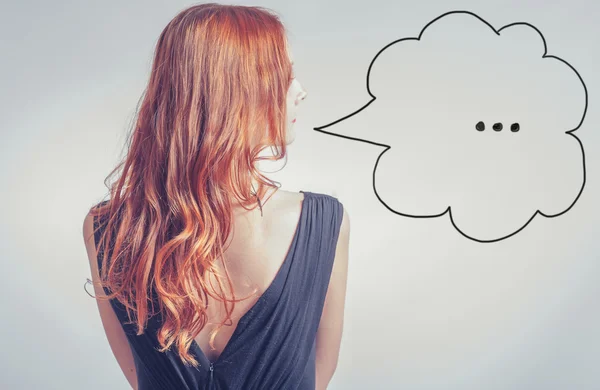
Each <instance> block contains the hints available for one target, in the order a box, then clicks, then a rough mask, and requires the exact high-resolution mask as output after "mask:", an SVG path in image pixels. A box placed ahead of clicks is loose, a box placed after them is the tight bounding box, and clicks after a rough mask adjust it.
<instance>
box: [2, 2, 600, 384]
mask: <svg viewBox="0 0 600 390" xmlns="http://www.w3.org/2000/svg"><path fill="white" fill-rule="evenodd" d="M191 4H192V3H190V2H185V1H158V0H153V1H150V0H145V1H139V0H136V1H134V0H131V1H120V2H117V1H104V2H90V1H78V2H75V1H60V0H58V1H54V2H42V1H35V2H10V3H9V4H8V3H7V4H5V5H4V7H3V10H2V16H1V17H0V19H1V20H2V22H1V23H0V36H1V37H2V39H1V40H0V52H1V53H2V61H1V62H0V69H1V70H2V72H1V73H0V74H1V75H2V76H1V77H2V88H0V110H1V113H2V115H0V131H1V132H2V138H1V143H0V145H1V152H2V153H0V167H1V168H0V179H1V182H2V185H3V190H2V191H1V193H0V197H1V201H0V210H1V213H0V215H2V218H0V251H1V253H2V255H1V257H2V260H3V261H2V266H3V269H2V272H0V289H1V290H0V293H1V296H2V297H3V299H2V301H3V307H2V310H1V312H2V316H1V317H2V321H1V322H0V330H1V331H2V341H1V344H0V345H2V353H1V367H2V368H0V387H1V388H3V389H61V390H65V389H88V390H95V389H98V390H100V389H107V388H110V389H126V388H128V384H127V381H126V379H125V377H124V375H123V374H122V372H121V371H120V368H119V366H118V364H117V362H116V360H115V359H114V357H113V355H112V352H111V350H110V347H109V344H108V342H107V340H106V337H105V334H104V331H103V328H102V324H101V321H100V317H99V315H98V310H97V306H96V302H95V301H94V300H93V299H92V298H91V297H89V296H88V295H87V294H86V293H85V291H84V289H83V286H84V283H85V281H86V278H88V277H89V276H90V271H89V264H88V260H87V255H86V251H85V246H84V243H83V238H82V230H81V228H82V223H83V219H84V217H85V214H86V212H87V210H88V208H89V207H90V206H91V205H93V204H95V203H96V202H98V201H100V200H101V199H103V197H104V195H105V194H106V191H107V189H106V187H105V186H104V183H103V181H104V179H105V177H106V176H107V175H108V173H109V172H110V170H111V169H112V168H113V167H114V166H115V164H116V163H117V162H118V158H119V157H120V156H121V153H122V151H123V147H124V146H123V145H124V141H125V137H124V136H125V133H126V131H128V129H129V126H130V125H131V119H132V116H133V113H134V109H135V107H136V104H137V102H138V99H139V98H140V96H141V94H142V92H143V89H144V87H145V85H146V82H147V77H148V72H149V69H150V64H151V59H152V52H153V49H154V46H155V43H156V41H157V39H158V36H159V34H160V32H161V31H162V29H163V28H164V27H165V26H166V24H167V23H168V22H169V21H170V20H171V19H172V18H173V17H174V16H175V15H176V14H177V13H178V12H179V11H181V10H182V9H184V8H186V7H188V6H189V5H191ZM230 4H231V3H230ZM237 4H244V5H261V6H265V7H268V8H271V9H273V10H275V11H276V12H278V13H279V14H280V15H281V17H282V20H283V22H284V23H285V24H286V26H287V28H288V29H289V31H290V35H289V39H290V42H291V44H292V46H291V47H292V50H293V53H294V59H295V70H296V75H297V77H298V78H299V80H300V81H301V82H302V84H303V86H304V88H305V89H306V90H307V92H308V97H307V99H306V100H305V101H304V102H303V104H302V105H301V106H300V109H299V116H298V120H297V123H296V140H295V142H294V143H293V144H292V145H291V147H290V148H289V159H288V163H287V165H286V166H285V168H284V169H283V170H281V171H279V172H276V173H273V174H270V175H269V176H270V177H271V178H273V179H275V180H278V181H280V182H281V183H282V184H283V189H286V190H291V191H297V190H301V189H302V190H308V191H313V192H324V193H329V194H333V195H335V196H336V197H338V199H340V201H341V202H342V203H343V204H344V206H345V207H346V208H347V209H348V212H349V214H350V216H351V220H352V229H351V230H352V232H351V239H350V265H349V279H348V291H347V300H346V315H345V327H344V335H343V340H342V347H341V352H340V361H339V366H338V368H337V371H336V373H335V376H334V377H333V380H332V382H331V384H330V387H329V388H330V389H366V388H369V389H400V388H402V389H411V390H425V389H427V390H434V389H435V390H438V389H439V390H442V389H444V390H448V389H452V390H455V389H456V390H471V389H473V390H475V389H488V390H496V389H498V390H500V389H502V390H504V389H510V390H512V389H528V390H531V389H540V390H542V389H543V390H563V389H565V390H566V389H569V390H570V389H577V390H583V389H598V388H600V376H599V375H598V365H599V364H600V307H599V305H598V299H599V298H598V297H599V296H600V261H599V260H600V259H599V257H600V256H599V250H600V240H598V231H599V230H598V227H599V226H600V225H599V216H600V207H599V206H598V199H600V187H599V185H598V177H599V174H598V168H599V167H600V164H599V163H598V162H599V157H598V156H599V155H600V135H599V132H598V125H599V117H598V114H599V113H600V109H599V108H598V105H597V104H596V94H597V91H600V76H599V75H598V66H597V64H598V55H599V53H600V39H599V37H600V25H599V24H598V23H597V21H598V18H599V17H600V6H599V3H598V2H596V1H592V0H590V1H582V0H570V1H566V0H560V1H541V0H537V1H534V0H528V1H496V0H494V1H492V0H490V1H486V2H480V1H453V2H449V1H442V0H426V1H419V2H416V1H415V2H409V1H389V0H388V1H379V0H373V1H368V2H358V1H326V2H318V1H315V0H307V1H288V0H280V1H257V2H255V3H247V2H238V3H237ZM452 10H468V11H472V12H474V13H476V14H477V15H479V16H481V17H482V18H484V19H485V20H486V21H488V22H489V23H491V24H492V25H493V26H495V27H500V26H503V25H505V24H508V23H512V22H521V21H523V22H528V23H531V24H532V25H534V26H536V27H537V28H538V29H540V30H541V31H542V32H543V34H544V37H545V39H546V42H547V45H548V53H549V54H554V55H557V56H559V57H561V58H563V59H566V60H567V61H568V62H569V63H570V64H571V65H573V67H574V68H575V69H576V70H577V71H578V72H579V73H580V74H581V76H582V77H583V79H584V81H585V84H586V86H587V88H588V92H589V108H588V112H587V116H586V119H585V121H584V122H583V125H582V127H581V128H580V129H579V130H578V131H577V132H576V134H577V136H578V137H579V139H580V140H581V141H582V142H583V145H584V146H585V155H586V168H587V183H586V187H585V189H584V191H583V193H582V195H581V198H580V199H579V200H578V202H577V203H576V204H575V206H574V207H573V208H572V209H571V210H570V211H569V212H567V213H566V214H564V215H562V216H560V217H557V218H552V219H547V218H544V217H540V216H538V217H536V218H535V219H534V220H533V221H532V222H531V223H530V224H529V225H528V226H527V228H526V229H524V230H523V231H522V232H520V233H519V234H517V235H515V236H513V237H511V238H509V239H506V240H503V241H500V242H497V243H492V244H481V243H477V242H474V241H472V240H468V239H466V238H465V237H463V236H461V235H460V234H459V233H458V232H457V231H456V230H455V229H454V228H453V227H452V225H451V223H450V221H449V219H448V216H444V217H440V218H434V219H413V218H405V217H401V216H398V215H395V214H393V213H391V212H390V211H389V210H388V209H386V208H385V207H383V205H382V204H381V202H379V201H378V199H377V197H376V196H375V194H374V192H373V186H372V174H373V166H374V163H375V160H376V159H377V157H378V156H379V154H380V153H381V151H382V149H381V148H380V147H377V146H374V145H369V144H366V143H361V142H354V141H351V140H348V139H343V138H339V137H332V136H329V135H326V134H323V133H319V132H317V131H314V130H313V128H314V127H317V126H322V125H325V124H328V123H331V122H332V121H334V120H336V119H339V118H341V117H343V116H345V115H348V114H349V113H351V112H354V111H355V110H356V109H357V108H358V107H361V106H362V105H364V104H365V103H366V102H367V101H368V100H369V98H370V97H369V96H368V93H367V90H366V85H365V76H366V72H367V68H368V66H369V64H370V63H371V60H372V59H373V57H374V55H375V54H376V53H377V52H378V51H379V50H380V49H382V48H383V47H384V46H385V45H386V44H388V43H390V42H392V41H393V40H396V39H399V38H403V37H412V36H416V35H417V34H418V33H419V32H420V31H421V29H422V28H423V27H424V26H425V24H426V23H428V22H429V21H431V20H432V19H434V18H435V17H437V16H439V15H441V14H442V13H444V12H447V11H452ZM390 76H393V75H390ZM431 163H432V164H435V163H439V162H436V161H431ZM524 163H526V161H524ZM278 167H280V166H278ZM278 167H276V168H278ZM465 191H469V188H465ZM548 196H552V194H548Z"/></svg>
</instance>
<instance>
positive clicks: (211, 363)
mask: <svg viewBox="0 0 600 390" xmlns="http://www.w3.org/2000/svg"><path fill="white" fill-rule="evenodd" d="M299 192H300V193H303V194H304V196H303V197H302V203H301V206H300V218H299V219H298V223H297V224H296V230H295V231H294V236H293V238H292V243H291V244H290V247H289V249H288V252H287V253H286V255H285V257H284V260H283V262H282V263H281V265H280V267H279V269H278V270H277V273H276V274H275V277H274V278H273V281H272V282H271V284H269V286H268V287H267V288H266V289H265V291H264V292H263V293H262V294H261V296H260V297H258V299H257V300H256V302H255V303H254V305H252V307H250V309H249V310H248V311H246V313H244V315H243V316H241V317H240V319H239V321H238V323H237V325H236V326H235V329H234V330H233V333H232V335H231V337H230V338H229V341H227V344H225V347H224V348H223V351H221V353H220V354H219V356H218V357H217V359H216V360H215V361H211V360H210V359H209V358H208V357H207V356H206V354H205V353H204V351H203V350H202V348H200V345H199V344H198V342H196V339H195V338H192V343H191V347H190V351H191V350H194V351H195V352H196V356H197V357H199V358H201V359H203V360H205V363H208V364H209V366H210V367H211V369H212V367H214V366H216V365H217V364H220V363H221V362H222V361H223V359H224V358H225V357H227V353H228V352H229V350H230V349H231V344H232V343H233V342H235V340H236V339H237V338H238V337H239V333H240V332H241V331H242V330H243V329H244V327H245V326H246V321H248V319H249V317H250V316H251V315H252V314H253V312H254V311H255V309H256V307H257V306H258V305H259V304H260V303H262V301H264V300H265V299H266V298H265V297H266V296H267V295H268V294H270V293H271V292H272V290H273V288H274V285H275V284H276V283H277V281H278V280H279V279H280V278H281V277H282V276H283V269H284V268H285V267H286V266H287V263H289V262H290V260H291V258H292V254H293V252H294V248H295V247H296V243H297V242H298V239H299V237H300V230H301V227H302V225H303V224H304V219H305V215H304V214H305V213H306V208H307V207H306V200H307V199H309V198H310V197H309V195H310V194H311V193H310V192H309V191H302V190H301V191H299ZM242 325H243V326H242Z"/></svg>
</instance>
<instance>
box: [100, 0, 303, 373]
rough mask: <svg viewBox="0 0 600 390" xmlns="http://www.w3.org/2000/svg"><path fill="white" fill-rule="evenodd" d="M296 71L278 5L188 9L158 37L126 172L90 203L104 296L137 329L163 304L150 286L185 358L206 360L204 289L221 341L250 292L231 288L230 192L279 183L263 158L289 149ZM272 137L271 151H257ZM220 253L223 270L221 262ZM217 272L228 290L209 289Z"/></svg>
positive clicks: (163, 332) (164, 338)
mask: <svg viewBox="0 0 600 390" xmlns="http://www.w3.org/2000/svg"><path fill="white" fill-rule="evenodd" d="M291 82H292V64H291V62H290V58H289V56H288V52H287V38H286V29H285V27H284V26H283V24H282V23H281V21H280V18H279V17H278V16H277V14H275V13H274V12H273V11H271V10H269V9H266V8H263V7H247V6H237V5H236V6H234V5H222V4H215V3H208V4H201V5H194V6H192V7H189V8H187V9H185V10H183V11H182V12H180V13H179V14H178V15H177V16H176V17H175V18H174V19H173V20H172V21H171V22H169V24H168V25H167V26H166V28H165V29H164V30H163V32H162V33H161V35H160V37H159V39H158V42H157V45H156V50H155V53H154V59H153V64H152V68H151V74H150V77H149V82H148V86H147V88H146V89H145V91H144V93H143V96H142V98H141V99H140V101H141V104H139V103H138V107H137V109H136V115H135V117H134V118H135V120H134V125H133V126H132V128H131V132H130V134H129V136H128V140H127V145H126V146H128V152H127V154H126V156H125V157H124V158H123V160H122V161H121V162H120V163H119V164H118V166H117V167H116V168H115V169H114V170H113V171H112V172H111V173H110V174H109V175H108V177H107V178H106V180H105V185H107V184H106V183H107V180H108V179H109V178H110V177H112V176H113V175H114V174H116V173H117V172H120V175H119V178H118V180H116V181H115V183H113V184H112V185H110V186H108V185H107V188H109V190H110V197H111V199H110V200H109V201H104V202H101V203H100V204H97V205H96V206H94V207H92V208H91V209H90V214H91V215H93V216H98V217H99V218H100V219H103V220H106V221H107V223H105V224H104V225H103V226H101V228H102V229H104V232H103V234H102V238H101V241H100V242H99V245H98V247H97V248H96V255H98V253H99V252H100V251H102V252H103V253H104V254H110V255H109V256H106V255H105V256H104V258H103V261H102V264H103V265H102V272H101V275H100V283H101V284H102V287H103V288H107V289H109V290H110V291H111V293H110V294H108V295H107V296H106V298H105V299H107V300H108V299H113V298H116V299H118V300H119V301H120V302H121V303H122V304H123V305H124V306H125V307H126V308H127V314H128V316H129V320H130V321H131V322H130V323H135V324H136V325H137V334H138V335H141V334H143V333H144V328H145V327H146V324H147V320H148V319H149V317H150V316H152V315H154V314H155V313H154V312H153V313H150V312H149V303H150V304H152V300H151V298H152V297H151V293H152V289H154V290H155V292H156V295H157V297H158V304H159V305H158V306H159V310H160V313H161V314H162V318H163V320H164V321H163V323H162V327H161V329H160V330H159V331H158V333H157V340H158V342H159V343H160V347H161V348H160V349H159V350H160V351H161V352H164V351H166V350H168V349H169V348H171V346H172V345H173V344H174V345H175V347H176V350H177V353H178V354H179V356H180V357H181V359H182V360H183V362H184V363H188V364H191V365H193V366H197V365H198V361H197V360H196V359H194V357H193V355H192V354H190V353H189V348H190V346H191V344H192V342H193V341H194V337H195V336H196V335H197V334H198V333H199V332H200V331H201V330H202V329H203V328H204V326H205V324H206V322H207V321H208V317H207V312H206V308H207V307H208V305H207V303H208V296H207V295H210V296H212V297H213V298H215V299H217V300H218V301H220V302H224V303H225V308H226V312H227V314H226V317H225V319H224V320H223V321H222V322H221V323H220V324H219V326H218V327H217V328H216V329H214V330H213V331H212V332H211V337H210V346H211V348H213V349H214V338H215V337H216V334H217V332H218V331H219V329H220V328H221V327H222V326H223V325H224V324H225V323H226V322H227V321H228V320H231V313H232V312H233V308H234V306H235V303H236V302H240V301H242V300H245V299H247V298H248V297H245V298H241V299H235V292H234V291H233V284H232V281H231V278H230V277H229V273H228V272H227V267H226V265H225V262H224V261H223V253H224V251H225V249H226V248H227V247H226V246H225V245H226V241H227V238H228V237H229V235H230V233H231V230H232V219H233V206H234V204H233V203H234V201H233V200H232V198H235V199H236V201H237V203H238V204H239V205H241V206H242V207H244V208H245V209H246V210H253V209H254V208H256V206H257V196H258V197H260V198H261V199H262V197H263V196H264V195H265V194H266V192H267V191H268V188H275V187H277V188H279V186H278V185H276V184H275V183H277V182H273V181H271V180H269V179H268V178H266V177H264V176H263V175H261V173H260V171H259V170H257V169H256V167H255V163H256V162H257V161H259V160H264V159H267V160H279V159H282V158H284V157H286V138H285V133H286V116H287V109H286V108H287V106H286V96H287V92H288V89H289V86H290V84H291ZM273 146H275V147H276V150H277V151H276V152H275V153H274V154H273V155H272V156H267V157H259V154H260V152H261V151H262V150H263V149H265V148H266V147H271V148H273ZM121 169H122V170H121ZM252 178H254V179H255V180H257V182H258V183H259V184H258V189H257V190H256V192H252V190H251V184H252ZM258 206H260V204H258ZM113 232H116V235H115V236H113ZM94 233H95V232H94ZM111 242H113V243H114V246H112V247H109V245H110V244H111ZM219 259H220V260H221V262H222V264H223V268H224V269H225V272H224V273H225V275H221V274H220V272H219V271H218V269H217V268H216V267H215V264H216V262H217V261H218V260H219ZM211 276H213V277H214V278H215V279H216V281H217V284H218V287H219V290H220V293H217V292H216V291H215V290H216V289H214V288H212V289H213V292H212V293H211V292H210V291H209V290H210V289H209V288H208V286H209V285H210V286H211V287H212V282H211V281H210V278H211ZM224 290H229V291H231V296H232V297H231V298H228V297H226V296H225V294H224ZM105 291H106V290H105ZM229 304H231V307H230V308H229ZM151 306H152V308H153V309H154V305H151ZM132 317H133V318H135V319H132Z"/></svg>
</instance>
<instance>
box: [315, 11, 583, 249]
mask: <svg viewBox="0 0 600 390" xmlns="http://www.w3.org/2000/svg"><path fill="white" fill-rule="evenodd" d="M451 14H468V15H471V16H474V17H476V18H477V19H479V20H480V21H482V22H483V23H485V24H486V25H487V26H488V27H489V28H490V29H492V31H493V32H494V33H496V35H498V36H499V35H500V32H501V31H502V30H504V29H505V28H508V27H512V26H517V25H524V26H528V27H531V28H532V29H534V30H535V31H536V32H537V33H538V34H539V36H540V37H541V38H542V42H543V43H544V54H543V55H542V58H554V59H556V60H559V61H561V62H562V63H564V64H565V65H567V66H568V67H569V68H571V69H572V70H573V72H575V74H576V75H577V77H578V78H579V81H581V84H582V85H583V90H584V92H585V108H584V110H583V115H582V116H581V121H579V124H578V125H577V127H575V128H574V129H572V130H569V131H566V132H565V134H568V135H570V136H572V137H573V138H575V139H576V140H577V142H578V143H579V146H580V148H581V155H582V160H583V183H582V185H581V189H580V190H579V193H578V194H577V197H576V198H575V200H574V201H573V203H571V205H570V206H569V207H568V208H567V209H566V210H564V211H561V212H560V213H558V214H554V215H546V214H544V213H542V212H541V211H540V210H536V211H535V212H534V213H533V215H532V216H531V218H529V220H528V221H527V222H525V224H524V225H523V226H521V227H520V228H519V229H518V230H516V231H515V232H513V233H511V234H508V235H506V236H504V237H501V238H496V239H493V240H478V239H476V238H474V237H471V236H469V235H467V234H465V233H464V232H462V231H461V230H460V229H459V228H458V226H456V224H455V223H454V218H453V217H452V206H448V208H447V209H446V210H445V211H444V212H442V213H440V214H436V215H410V214H404V213H400V212H398V211H395V210H393V209H392V208H390V207H389V206H388V205H387V204H386V203H385V202H384V201H383V199H381V197H380V196H379V194H378V193H377V188H376V187H375V172H376V171H377V165H378V164H379V160H380V159H381V156H383V155H384V153H385V152H387V151H388V150H389V149H391V146H390V145H386V144H380V143H377V142H373V141H369V140H366V139H361V138H354V137H348V136H344V135H340V134H335V133H331V132H328V131H324V130H323V129H325V128H327V127H329V126H333V125H335V124H336V123H339V122H341V121H343V120H346V119H348V118H350V117H351V116H353V115H356V114H358V113H359V112H361V111H362V110H364V109H365V108H367V107H368V106H369V105H370V104H371V103H373V102H374V101H375V100H376V99H377V98H376V97H375V96H374V95H373V94H372V93H371V90H370V89H369V74H370V73H371V68H372V67H373V64H374V63H375V60H376V59H377V57H378V56H379V55H380V54H381V53H382V52H383V51H384V50H385V49H387V48H388V47H390V46H391V45H393V44H396V43H399V42H402V41H415V40H416V41H420V40H421V36H422V35H423V33H424V32H425V30H426V29H427V27H429V26H430V25H432V24H433V23H435V22H436V21H438V20H439V19H441V18H443V17H444V16H447V15H451ZM367 92H368V93H369V95H370V96H371V97H372V98H373V99H371V100H370V101H369V102H368V103H367V104H365V105H364V106H363V107H361V108H360V109H358V110H357V111H355V112H353V113H351V114H349V115H346V116H345V117H343V118H340V119H338V120H336V121H335V122H331V123H329V124H327V125H325V126H320V127H314V128H313V130H315V131H318V132H321V133H324V134H328V135H332V136H335V137H340V138H346V139H350V140H354V141H361V142H366V143H368V144H371V145H376V146H383V147H385V150H384V151H383V152H381V154H380V155H379V157H377V161H376V162H375V167H374V168H373V191H374V192H375V196H377V199H379V201H380V202H381V203H382V204H383V205H384V206H385V207H386V208H387V209H388V210H390V211H391V212H392V213H394V214H398V215H401V216H403V217H410V218H438V217H441V216H443V215H444V214H446V213H448V215H449V217H450V222H451V223H452V226H454V228H455V229H456V230H457V231H458V232H459V233H460V234H461V235H463V236H464V237H466V238H468V239H470V240H473V241H477V242H481V243H492V242H498V241H501V240H504V239H506V238H509V237H511V236H514V235H515V234H517V233H519V232H520V231H521V230H523V229H525V227H526V226H527V225H529V223H530V222H531V221H532V220H533V219H534V218H535V217H536V215H538V214H540V215H543V216H544V217H546V218H554V217H558V216H561V215H563V214H565V213H566V212H567V211H569V210H571V208H573V206H574V205H575V203H577V201H578V200H579V197H580V196H581V194H582V193H583V189H584V188H585V183H586V168H585V151H584V149H583V144H582V143H581V141H580V140H579V138H577V136H576V135H575V134H572V133H573V132H574V131H576V130H578V129H579V128H580V127H581V125H582V124H583V121H584V119H585V116H586V114H587V109H588V90H587V86H586V85H585V83H584V82H583V79H582V78H581V75H580V74H579V72H577V70H576V69H575V68H574V67H573V66H571V64H569V63H568V62H567V61H565V60H563V59H562V58H559V57H556V56H553V55H548V47H547V45H546V39H545V38H544V35H543V34H542V33H541V32H540V30H538V29H537V28H536V27H535V26H533V25H531V24H529V23H526V22H515V23H510V24H507V25H505V26H503V27H501V28H500V29H498V31H496V29H494V27H492V25H491V24H489V23H488V22H486V21H485V20H483V19H482V18H481V17H479V16H478V15H476V14H474V13H473V12H470V11H450V12H446V13H444V14H442V15H440V16H438V17H437V18H435V19H433V20H432V21H430V22H429V23H427V24H426V25H425V27H423V29H422V30H421V32H420V33H419V36H418V37H409V38H402V39H397V40H395V41H393V42H391V43H389V44H387V45H385V46H384V47H383V49H381V50H379V52H378V53H377V54H376V55H375V57H373V60H372V61H371V64H370V65H369V69H368V70H367Z"/></svg>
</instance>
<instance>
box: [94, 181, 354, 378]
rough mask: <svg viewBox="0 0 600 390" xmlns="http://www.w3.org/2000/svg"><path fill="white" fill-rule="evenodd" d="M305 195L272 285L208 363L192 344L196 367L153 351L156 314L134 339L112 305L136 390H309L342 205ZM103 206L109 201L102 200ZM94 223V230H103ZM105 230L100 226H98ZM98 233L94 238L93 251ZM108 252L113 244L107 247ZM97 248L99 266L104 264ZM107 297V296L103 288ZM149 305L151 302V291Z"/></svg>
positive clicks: (117, 305) (317, 195) (157, 324)
mask: <svg viewBox="0 0 600 390" xmlns="http://www.w3.org/2000/svg"><path fill="white" fill-rule="evenodd" d="M300 192H302V193H304V200H303V203H302V211H301V217H300V221H299V223H298V226H297V228H296V232H295V235H294V238H293V241H292V244H291V247H290V250H289V252H288V254H287V256H286V258H285V260H284V262H283V264H282V265H281V268H280V269H279V271H278V273H277V275H276V276H275V279H274V280H273V282H272V284H271V285H270V286H269V287H268V288H267V290H266V291H265V292H264V293H263V295H261V297H260V298H259V299H258V301H257V302H256V304H255V305H254V306H252V307H251V309H250V310H249V311H248V312H246V314H245V315H244V316H243V317H242V318H241V319H240V321H239V323H238V325H237V327H236V329H235V331H234V333H233V335H232V337H231V339H230V341H229V343H228V344H227V345H226V347H225V349H224V350H223V352H222V353H221V355H220V356H219V358H218V359H217V360H216V361H215V362H210V361H209V360H208V359H207V358H206V356H205V355H204V353H203V352H202V350H201V349H200V347H199V346H198V344H197V343H195V342H193V343H192V346H191V349H190V353H191V354H193V356H194V357H195V358H196V359H197V360H198V362H199V363H200V365H199V367H197V368H196V367H193V366H186V365H185V364H184V363H183V361H182V360H181V358H180V357H179V355H178V354H177V353H176V352H174V351H173V350H169V351H167V352H159V351H158V347H159V344H158V341H157V339H156V332H157V330H158V329H159V328H160V327H161V318H160V317H161V316H160V315H155V316H152V317H151V318H150V320H149V321H148V325H147V327H146V329H145V332H144V334H142V335H140V336H137V335H136V334H135V333H136V329H135V325H134V324H128V323H127V322H128V318H127V312H126V310H125V307H124V306H123V305H122V304H121V303H120V302H119V301H118V300H116V299H112V300H111V301H110V302H111V305H112V307H113V309H114V311H115V313H116V315H117V317H118V319H119V321H120V322H121V324H122V325H123V330H124V331H125V334H126V336H127V340H128V341H129V345H130V347H131V350H132V352H133V357H134V360H135V367H136V371H137V378H138V385H139V390H159V389H160V390H200V389H219V390H220V389H241V390H252V389H260V390H269V389H285V390H287V389H289V390H293V389H296V390H314V389H315V340H316V333H317V329H318V326H319V321H320V319H321V314H322V312H323V306H324V302H325V296H326V293H327V288H328V286H329V279H330V276H331V270H332V266H333V260H334V257H335V249H336V244H337V240H338V236H339V230H340V225H341V222H342V216H343V205H342V203H341V202H339V200H338V199H337V198H335V197H333V196H330V195H326V194H320V193H313V192H308V191H300ZM105 202H106V201H105ZM97 219H98V218H97V217H96V218H94V228H97V227H98V226H100V224H99V222H98V221H97ZM102 226H104V224H102ZM101 234H102V231H100V230H99V231H98V232H96V234H95V240H96V245H98V242H99V240H100V235H101ZM110 250H112V246H111V247H110ZM102 257H103V253H102V248H101V249H100V252H99V253H98V267H99V269H101V266H102ZM105 292H106V293H107V294H108V293H109V292H110V291H109V290H108V289H107V288H105ZM152 296H153V299H156V295H155V291H154V289H153V290H152Z"/></svg>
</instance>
